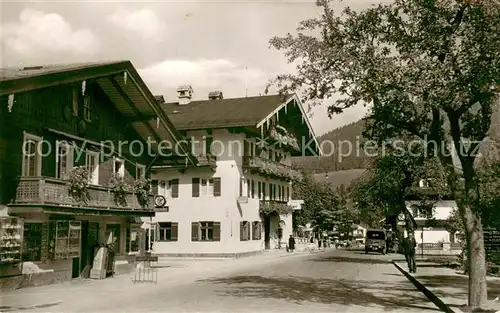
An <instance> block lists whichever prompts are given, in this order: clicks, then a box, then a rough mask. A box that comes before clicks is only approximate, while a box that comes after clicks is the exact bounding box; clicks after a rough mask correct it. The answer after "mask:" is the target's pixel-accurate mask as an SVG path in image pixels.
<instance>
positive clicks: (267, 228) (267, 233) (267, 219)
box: [264, 215, 271, 250]
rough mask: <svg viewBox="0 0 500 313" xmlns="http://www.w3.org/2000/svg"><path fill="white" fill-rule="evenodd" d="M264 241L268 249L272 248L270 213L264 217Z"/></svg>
mask: <svg viewBox="0 0 500 313" xmlns="http://www.w3.org/2000/svg"><path fill="white" fill-rule="evenodd" d="M264 242H265V248H266V250H269V249H271V218H270V217H269V216H268V215H266V216H265V217H264Z"/></svg>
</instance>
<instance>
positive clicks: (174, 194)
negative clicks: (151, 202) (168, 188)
mask: <svg viewBox="0 0 500 313" xmlns="http://www.w3.org/2000/svg"><path fill="white" fill-rule="evenodd" d="M172 198H179V179H178V178H176V179H172Z"/></svg>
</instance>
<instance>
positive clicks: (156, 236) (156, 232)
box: [150, 223, 162, 241]
mask: <svg viewBox="0 0 500 313" xmlns="http://www.w3.org/2000/svg"><path fill="white" fill-rule="evenodd" d="M151 228H152V231H151V234H152V235H153V236H152V237H153V238H151V239H150V240H153V241H160V240H162V238H160V224H158V223H154V224H152V225H151Z"/></svg>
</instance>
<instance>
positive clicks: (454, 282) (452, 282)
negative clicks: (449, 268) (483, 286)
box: [415, 269, 500, 299]
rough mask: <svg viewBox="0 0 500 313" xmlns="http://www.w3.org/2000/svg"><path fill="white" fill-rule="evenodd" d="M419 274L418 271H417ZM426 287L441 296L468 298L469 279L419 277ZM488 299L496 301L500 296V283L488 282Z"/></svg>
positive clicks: (447, 276) (442, 276)
mask: <svg viewBox="0 0 500 313" xmlns="http://www.w3.org/2000/svg"><path fill="white" fill-rule="evenodd" d="M417 273H418V269H417ZM415 278H417V279H418V281H419V282H421V283H422V284H423V285H424V286H426V287H429V288H431V289H432V290H433V292H434V293H435V294H437V295H439V296H445V297H461V298H463V297H464V296H465V297H466V296H467V292H468V287H469V279H468V277H467V276H458V275H417V276H415ZM487 286H488V298H491V299H495V298H496V297H498V296H500V281H488V284H487Z"/></svg>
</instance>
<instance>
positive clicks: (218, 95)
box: [208, 90, 224, 100]
mask: <svg viewBox="0 0 500 313" xmlns="http://www.w3.org/2000/svg"><path fill="white" fill-rule="evenodd" d="M208 99H209V100H220V99H224V96H223V95H222V91H219V90H214V91H210V92H209V93H208Z"/></svg>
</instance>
